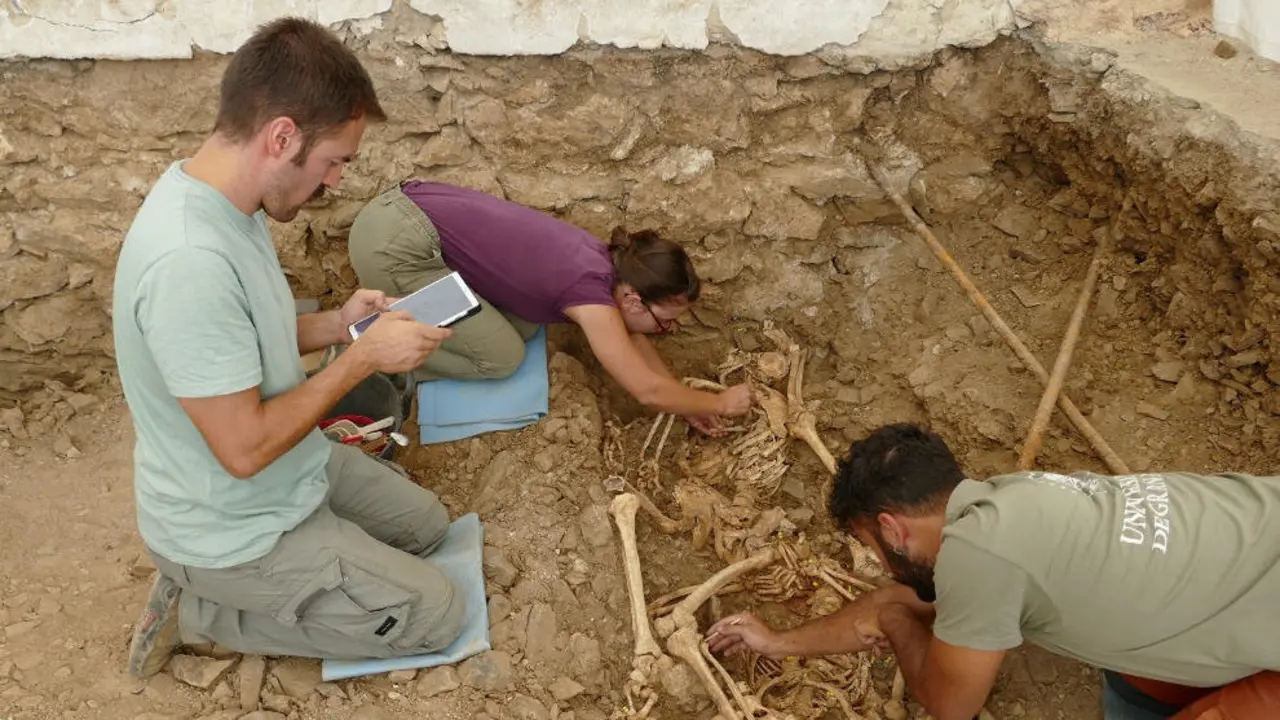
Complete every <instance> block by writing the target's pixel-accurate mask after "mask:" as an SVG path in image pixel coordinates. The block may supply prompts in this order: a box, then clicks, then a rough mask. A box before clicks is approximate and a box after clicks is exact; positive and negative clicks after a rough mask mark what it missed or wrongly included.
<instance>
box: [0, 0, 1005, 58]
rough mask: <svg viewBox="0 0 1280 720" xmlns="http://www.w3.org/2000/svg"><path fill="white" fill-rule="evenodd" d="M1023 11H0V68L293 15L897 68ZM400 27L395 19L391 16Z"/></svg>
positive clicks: (186, 51)
mask: <svg viewBox="0 0 1280 720" xmlns="http://www.w3.org/2000/svg"><path fill="white" fill-rule="evenodd" d="M1019 1H1020V0H0V58H61V59H75V58H107V59H146V58H152V59H155V58H186V57H191V55H192V53H193V52H194V51H197V50H206V51H212V52H219V53H226V52H231V51H233V50H234V49H235V48H236V47H237V46H239V44H240V43H242V42H243V41H244V40H245V38H247V37H248V36H249V35H250V34H251V33H252V32H253V30H254V28H256V27H257V26H258V25H259V24H261V23H262V22H265V21H267V20H270V19H272V18H275V17H280V16H283V15H300V16H303V17H307V18H311V19H315V20H318V21H320V22H322V23H325V24H327V25H331V26H332V25H337V24H339V23H344V22H346V23H349V24H350V26H351V29H352V30H354V31H355V32H357V33H361V32H371V31H374V30H377V29H379V28H383V27H387V28H388V29H391V30H393V31H394V30H395V27H393V26H391V24H392V23H395V22H396V17H395V16H394V15H391V14H389V13H390V11H391V10H392V8H393V5H399V6H400V7H398V8H396V9H397V10H399V11H401V12H402V13H403V12H414V13H420V14H421V15H423V16H426V17H427V18H429V19H430V20H431V21H433V22H435V23H436V28H435V29H434V30H433V31H432V32H431V36H432V45H433V47H438V48H440V49H443V48H448V49H450V50H452V51H453V52H457V53H465V54H478V55H530V54H532V55H546V54H555V53H559V52H562V51H564V50H567V49H569V48H570V47H573V46H574V45H578V44H588V45H590V44H596V45H613V46H617V47H623V48H658V47H671V48H685V49H703V48H705V47H707V45H708V44H709V43H711V42H723V43H730V44H737V45H741V46H744V47H748V48H753V49H756V50H760V51H763V52H767V53H774V54H780V55H801V54H805V53H809V52H814V51H819V50H821V51H823V52H824V53H827V54H831V55H835V56H843V57H846V58H850V59H861V60H862V61H863V62H864V63H868V64H870V65H872V66H879V65H881V61H883V64H885V65H892V64H895V63H899V62H905V61H909V60H910V59H912V58H915V57H919V56H921V55H924V54H928V53H931V52H933V51H935V50H937V49H939V48H941V47H945V46H948V45H958V46H979V45H983V44H986V43H989V42H991V41H992V40H993V39H995V37H996V36H998V35H999V34H1001V33H1005V32H1008V31H1009V30H1011V29H1013V27H1014V26H1015V25H1016V23H1017V19H1016V17H1015V7H1016V5H1017V3H1018V2H1019ZM400 17H404V16H403V15H400Z"/></svg>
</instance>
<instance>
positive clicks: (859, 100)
mask: <svg viewBox="0 0 1280 720" xmlns="http://www.w3.org/2000/svg"><path fill="white" fill-rule="evenodd" d="M397 37H400V36H398V35H397V36H394V37H393V36H391V35H389V34H378V33H375V34H373V35H370V36H368V37H366V38H365V39H363V40H362V41H360V42H359V45H360V48H361V52H362V56H363V57H364V59H365V61H366V62H367V63H368V66H369V68H370V70H371V72H372V74H373V76H374V78H375V81H376V83H377V85H378V87H379V88H380V91H381V93H382V95H383V98H384V104H385V105H386V107H387V109H388V111H389V112H390V114H391V121H390V122H389V123H387V124H386V125H383V126H379V127H376V128H374V129H372V130H371V131H370V133H369V134H368V136H367V140H366V147H365V148H364V149H363V150H362V153H361V155H360V157H359V159H358V160H357V161H356V162H355V163H354V164H353V165H352V166H351V167H350V169H349V171H348V173H347V175H346V178H345V180H344V183H343V185H342V187H341V188H340V190H339V191H338V192H336V193H333V196H332V197H330V198H328V199H326V200H324V201H322V202H321V203H320V204H318V205H317V206H316V207H314V208H311V209H308V210H307V211H305V212H304V213H303V214H302V215H301V216H300V217H299V219H298V220H296V221H295V222H293V223H291V224H289V225H287V226H280V227H277V228H276V230H277V245H278V248H279V250H280V253H281V256H282V260H283V262H284V264H285V266H286V268H287V270H288V273H289V275H290V281H291V283H292V285H293V287H294V289H295V291H296V292H297V294H298V295H299V296H305V297H321V298H323V299H324V300H325V301H326V302H329V303H332V302H336V301H338V300H341V299H342V298H343V297H344V296H345V294H346V293H347V292H348V291H349V290H350V289H351V288H352V287H353V285H354V277H353V274H352V273H351V270H350V268H349V266H348V264H347V263H346V259H345V254H344V253H345V233H346V228H347V227H348V226H349V225H350V223H351V221H352V219H353V217H354V215H355V213H356V212H357V211H358V210H359V208H360V206H361V203H362V202H363V201H365V200H367V199H368V198H370V197H372V196H373V195H374V194H375V193H376V192H377V191H378V190H379V188H381V187H385V186H387V185H388V184H390V183H393V182H396V181H398V180H400V179H403V178H408V177H424V178H431V179H435V180H440V181H445V182H453V183H458V184H462V185H467V186H471V187H476V188H479V189H482V190H486V191H488V192H493V193H495V194H499V195H503V196H505V197H507V198H509V199H511V200H514V201H517V202H521V203H525V204H528V205H532V206H534V207H537V208H541V209H543V210H546V211H548V212H551V213H554V214H557V215H559V216H562V217H564V218H566V219H568V220H569V221H571V222H575V223H578V224H580V225H581V226H583V227H585V228H588V229H589V230H591V231H593V232H595V233H597V234H599V235H601V236H605V235H607V233H608V231H609V230H610V229H611V228H612V227H613V226H614V225H616V224H620V223H621V224H626V225H627V226H628V227H632V228H640V227H650V228H655V229H658V230H660V231H662V232H664V233H666V234H667V235H669V236H671V237H673V238H677V239H679V240H681V241H683V242H685V243H686V244H687V246H688V247H689V249H690V250H691V252H692V253H693V254H694V256H695V258H696V260H697V262H698V265H699V267H700V269H701V271H702V273H703V275H704V276H705V277H706V279H707V280H708V281H709V284H710V288H709V291H708V293H707V300H706V302H705V303H703V304H702V306H701V309H700V310H699V311H698V316H699V319H700V320H701V321H702V322H704V323H705V324H706V325H708V326H709V327H711V328H713V329H714V328H725V327H727V326H728V324H729V323H731V322H732V321H733V320H734V319H735V318H738V317H742V318H753V319H764V318H766V317H774V318H778V319H780V320H781V321H783V322H787V323H789V324H790V326H791V327H793V328H794V329H795V331H796V332H797V333H798V334H799V335H800V336H801V337H802V339H804V340H806V341H815V342H816V343H817V347H818V353H817V355H816V357H817V360H818V361H819V364H820V365H823V364H825V366H826V367H828V369H829V372H830V373H831V374H833V375H834V377H836V378H837V379H841V378H845V379H847V378H849V377H851V376H852V375H851V374H852V373H854V372H855V371H856V366H857V364H858V362H859V361H860V359H859V358H858V357H857V356H856V353H855V352H854V351H852V350H851V349H850V348H851V344H850V343H849V342H847V339H846V338H845V337H843V336H842V334H840V333H837V334H835V335H831V334H829V333H826V332H825V331H823V330H820V329H819V325H820V324H822V325H826V326H828V327H829V326H830V324H831V323H832V320H831V314H832V313H836V314H840V315H841V316H842V317H849V318H854V316H855V315H856V308H857V306H858V296H859V292H860V283H862V282H864V280H863V279H862V278H861V276H860V275H859V274H857V273H855V272H854V268H853V267H852V266H853V265H854V264H856V263H857V262H858V259H857V254H858V253H859V252H861V251H863V250H866V249H867V242H868V240H867V239H866V237H867V233H866V232H864V231H865V230H866V229H867V228H868V224H869V223H880V224H881V226H882V227H884V228H886V230H891V229H893V226H894V225H897V224H898V223H899V222H900V218H898V216H897V213H896V210H894V209H893V207H892V206H891V205H890V204H889V203H888V202H887V201H885V199H884V198H883V197H882V195H881V193H880V191H879V189H878V188H877V186H876V185H875V183H874V182H873V180H872V179H871V177H870V175H869V174H868V172H867V168H866V164H865V162H864V157H863V147H862V145H861V144H860V141H859V137H860V136H863V135H865V136H868V137H875V138H877V139H878V141H879V143H880V144H883V145H886V146H887V147H889V148H890V150H891V151H892V152H891V155H892V158H891V162H890V165H891V167H892V168H893V174H894V176H895V177H896V178H898V179H899V181H900V182H902V183H903V186H904V187H908V185H907V183H908V181H910V182H909V189H910V191H909V194H910V196H911V198H912V200H913V202H915V203H916V205H917V207H919V208H920V210H921V212H922V213H923V214H924V215H926V217H928V218H929V219H930V220H931V221H936V222H943V221H945V220H946V219H947V218H950V217H961V216H965V217H973V216H977V217H981V218H983V219H985V220H989V221H993V222H995V221H999V220H1000V219H999V218H997V217H996V213H997V210H998V209H999V208H1001V207H1004V206H1005V205H1006V204H1007V202H1008V201H1009V200H1010V199H1011V198H1013V196H1011V195H1010V194H1009V193H1010V192H1011V191H1010V190H1009V189H1008V188H1009V186H1010V182H1011V183H1012V184H1013V185H1014V186H1016V184H1017V183H1018V182H1019V181H1020V178H1021V177H1022V176H1021V175H1019V172H1021V169H1026V171H1027V173H1034V174H1038V175H1040V176H1043V178H1044V179H1046V180H1047V181H1048V182H1051V183H1053V184H1055V185H1057V186H1060V187H1061V189H1062V192H1061V193H1060V194H1059V195H1058V196H1055V198H1054V200H1053V203H1055V204H1056V205H1055V206H1056V207H1059V209H1060V210H1061V212H1059V213H1057V216H1059V217H1057V219H1056V220H1054V221H1053V222H1052V223H1050V226H1049V227H1045V228H1039V227H1028V228H1027V229H1026V230H1025V231H1026V234H1027V236H1026V238H1025V239H1026V242H1027V243H1028V245H1029V246H1032V245H1034V246H1045V247H1049V248H1051V250H1052V253H1064V252H1065V253H1075V252H1080V251H1081V250H1082V248H1085V247H1087V244H1088V243H1089V242H1090V237H1091V236H1092V233H1095V232H1096V231H1098V230H1099V229H1100V228H1103V227H1104V226H1105V225H1106V219H1107V216H1108V215H1110V214H1111V213H1112V212H1113V210H1114V209H1115V208H1117V207H1119V199H1120V195H1121V194H1122V192H1123V191H1124V190H1125V189H1126V188H1127V189H1131V190H1132V192H1133V195H1134V200H1135V208H1136V210H1135V212H1133V213H1130V214H1129V215H1127V216H1126V219H1125V220H1124V222H1123V226H1124V228H1125V234H1124V240H1123V241H1122V245H1121V247H1122V248H1123V249H1124V250H1125V251H1127V252H1128V253H1130V255H1129V256H1130V257H1131V258H1132V262H1133V263H1134V264H1135V269H1134V277H1135V282H1133V283H1131V284H1130V285H1129V286H1128V287H1127V289H1125V290H1124V292H1125V293H1127V294H1128V295H1132V296H1134V298H1136V299H1141V300H1142V301H1143V304H1142V306H1141V307H1142V309H1141V311H1140V317H1137V318H1133V320H1134V321H1142V322H1147V323H1159V324H1160V325H1161V327H1164V328H1167V330H1168V332H1169V334H1170V335H1169V337H1170V339H1171V342H1172V341H1173V340H1177V343H1175V344H1176V345H1177V347H1178V351H1179V352H1185V353H1186V355H1187V357H1188V358H1189V359H1190V360H1191V361H1192V362H1194V363H1199V362H1201V361H1202V360H1203V361H1204V362H1205V368H1206V372H1218V373H1219V374H1222V375H1223V376H1224V377H1226V378H1227V379H1228V380H1232V381H1234V382H1239V383H1242V384H1243V385H1244V386H1246V387H1247V386H1249V385H1250V384H1252V383H1255V382H1259V381H1262V380H1263V378H1265V376H1266V374H1267V370H1268V366H1267V364H1266V363H1267V360H1268V358H1269V355H1267V354H1266V353H1267V352H1268V350H1267V349H1268V348H1269V347H1272V346H1273V344H1274V342H1276V340H1275V338H1276V327H1275V321H1274V319H1273V318H1275V317H1277V316H1278V315H1277V311H1278V310H1280V301H1278V300H1277V288H1276V283H1277V280H1276V273H1275V267H1276V260H1275V254H1276V253H1277V252H1280V234H1277V233H1278V232H1280V217H1277V216H1276V214H1275V207H1274V202H1273V201H1272V198H1274V196H1275V194H1274V191H1275V189H1276V186H1277V179H1276V175H1275V170H1274V168H1275V167H1277V165H1276V164H1275V162H1274V159H1275V148H1274V147H1273V146H1269V145H1266V144H1264V143H1261V142H1259V141H1255V140H1254V139H1251V138H1248V137H1242V136H1240V135H1239V134H1238V132H1236V131H1235V130H1234V126H1233V125H1232V124H1231V123H1230V122H1229V121H1227V120H1225V119H1223V118H1221V117H1219V116H1217V115H1215V114H1214V113H1212V112H1210V111H1207V110H1203V109H1198V108H1195V107H1190V106H1188V105H1187V103H1185V102H1183V101H1179V100H1178V99H1176V98H1170V97H1168V96H1166V95H1164V94H1163V93H1162V92H1161V91H1159V90H1158V89H1157V88H1154V87H1151V86H1150V85H1149V84H1147V83H1145V82H1144V81H1142V80H1141V79H1140V78H1135V77H1132V76H1130V75H1128V74H1125V73H1122V72H1119V71H1116V70H1114V69H1112V68H1111V64H1110V60H1109V58H1108V56H1106V55H1105V54H1103V53H1098V52H1092V53H1091V52H1088V51H1071V50H1069V49H1061V48H1060V49H1051V48H1045V47H1040V46H1037V45H1036V44H1035V43H1034V42H1032V41H1028V40H1025V39H1009V40H1005V41H998V42H996V43H993V44H992V45H990V46H987V47H984V48H982V49H978V50H948V51H943V52H942V53H940V54H938V55H937V56H936V57H934V58H933V62H932V63H921V64H920V66H919V67H916V68H907V69H903V70H899V71H895V72H888V71H878V72H872V73H869V74H852V73H849V72H847V71H846V70H844V69H842V68H840V67H837V66H835V65H832V64H831V63H828V62H825V61H824V60H823V59H821V58H819V57H816V56H801V57H792V58H787V57H778V56H771V55H765V54H761V53H756V52H753V51H749V50H742V49H739V48H729V47H724V46H712V47H710V48H709V49H708V50H707V51H706V52H701V53H694V52H685V51H676V50H657V51H644V52H642V51H625V50H617V49H598V48H597V49H584V50H575V51H572V52H569V53H566V54H564V55H560V56H555V57H520V58H478V57H464V56H456V55H447V54H434V53H431V52H428V51H426V50H422V49H420V48H418V47H417V46H415V45H413V44H412V43H411V42H408V41H404V40H398V39H397ZM224 61H225V60H224V58H221V57H209V56H201V57H199V58H197V59H195V60H194V61H156V62H150V63H146V64H139V63H122V62H110V61H97V62H27V63H15V64H10V65H8V66H6V67H5V69H4V71H3V72H4V82H3V83H2V84H0V138H3V140H0V313H2V315H3V323H0V393H2V394H3V397H5V398H8V401H9V402H12V400H13V399H14V398H15V397H16V396H18V395H19V394H21V393H23V392H25V391H29V390H31V389H32V388H36V387H39V386H40V385H41V384H43V383H45V382H46V381H48V380H58V381H60V382H62V383H64V384H67V385H75V384H77V383H79V384H85V383H84V377H85V374H86V373H88V375H89V378H90V381H93V380H94V379H96V378H97V377H99V374H100V373H101V372H102V371H110V369H111V367H112V359H111V342H110V332H109V331H110V304H109V299H110V290H111V277H112V267H113V263H114V256H115V253H116V251H117V249H118V247H119V244H120V242H121V240H122V237H123V235H124V232H125V230H126V229H127V227H128V224H129V222H130V219H131V217H132V214H133V212H134V211H135V210H136V208H137V206H138V204H139V203H140V201H141V199H142V197H143V195H144V194H145V192H146V191H147V188H148V187H149V185H150V184H151V182H153V181H154V179H155V178H156V177H157V176H158V175H159V174H160V172H161V171H162V170H163V169H164V167H165V166H166V165H167V164H168V163H170V162H172V161H174V160H175V159H177V158H180V157H183V156H186V155H188V154H189V153H191V152H192V151H194V149H195V148H196V147H197V145H198V143H199V142H200V140H201V138H202V137H203V135H204V133H205V132H206V131H207V129H208V128H209V126H210V124H211V122H212V117H213V112H214V102H215V98H216V87H217V82H218V76H219V70H220V68H221V67H222V63H223V62H224ZM1001 179H1007V180H1010V182H999V180H1001ZM1015 195H1016V193H1015ZM1013 199H1016V198H1013ZM1005 219H1006V220H1007V218H1005ZM894 231H896V232H901V226H900V225H897V229H896V230H894ZM1011 232H1022V231H1020V230H1016V229H1015V230H1012V231H1011ZM872 235H874V233H872ZM872 244H873V245H874V243H872ZM1052 256H1054V255H1053V254H1051V257H1052ZM921 262H922V263H927V262H928V258H922V260H921ZM1113 290H1114V289H1113ZM1104 291H1105V289H1104ZM1105 292H1110V291H1105ZM1202 309H1203V311H1202ZM844 324H846V325H849V326H850V328H854V329H856V324H855V323H853V322H852V320H851V321H850V322H849V323H844ZM849 331H850V332H852V331H853V329H851V330H849ZM1249 351H1256V352H1255V355H1257V356H1258V358H1257V359H1256V360H1255V362H1252V363H1248V364H1241V363H1242V362H1243V361H1244V360H1248V359H1249V358H1250V357H1251V356H1247V355H1246V356H1245V357H1243V358H1239V357H1236V356H1237V355H1239V353H1242V352H1249ZM1270 372H1271V379H1272V380H1273V381H1274V380H1276V379H1277V377H1276V375H1277V368H1276V366H1275V365H1274V364H1273V365H1271V366H1270Z"/></svg>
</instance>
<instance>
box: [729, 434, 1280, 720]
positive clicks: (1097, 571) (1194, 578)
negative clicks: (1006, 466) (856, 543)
mask: <svg viewBox="0 0 1280 720" xmlns="http://www.w3.org/2000/svg"><path fill="white" fill-rule="evenodd" d="M830 510H831V513H832V516H833V519H834V520H835V522H836V523H837V525H838V526H839V527H841V528H845V529H847V530H849V531H850V532H853V533H854V534H856V536H857V537H858V539H859V540H860V541H861V542H863V543H864V544H866V545H868V546H869V547H871V548H872V549H874V550H875V551H876V553H877V555H878V556H879V557H880V559H881V562H882V563H883V564H884V566H885V567H886V568H887V569H888V570H890V571H891V574H892V575H893V576H894V579H896V580H897V581H898V583H899V584H897V585H892V586H890V587H887V588H882V589H881V590H877V591H874V592H872V593H868V594H867V595H865V596H863V597H862V598H860V599H859V600H858V601H857V602H854V603H851V604H849V605H847V606H845V607H844V608H842V609H841V610H839V611H837V612H836V613H834V614H832V615H829V616H827V617H825V618H821V619H819V620H816V621H814V622H812V623H809V624H807V625H804V626H801V627H799V628H796V629H794V630H790V631H787V632H776V631H773V630H771V629H769V628H768V627H767V626H765V625H763V624H762V623H760V621H759V620H757V619H755V618H754V617H752V616H750V615H743V616H732V617H730V618H726V619H725V620H723V621H721V622H720V623H717V624H716V625H715V626H714V627H712V628H711V629H710V631H709V633H710V642H711V646H712V649H714V650H716V651H720V652H724V651H733V650H736V649H738V648H740V647H742V646H747V647H752V648H754V649H755V650H757V651H758V652H761V653H764V654H769V655H775V656H786V655H821V654H830V653H842V652H858V651H860V650H864V649H867V648H870V647H881V648H884V647H891V648H892V650H893V652H894V654H895V655H896V657H897V659H898V662H899V665H900V667H901V670H902V673H903V676H904V678H905V679H906V682H907V686H908V688H909V689H910V691H911V693H912V695H913V696H914V697H915V698H916V700H918V701H919V702H920V703H921V704H922V705H923V706H924V707H925V708H926V709H927V710H928V711H929V712H930V713H931V714H932V715H933V716H934V717H936V718H938V719H939V720H949V719H952V718H962V719H963V720H969V718H973V717H974V716H976V715H977V714H978V712H979V710H981V708H982V706H983V704H984V703H985V702H986V699H987V696H988V694H989V692H990V691H991V687H992V684H993V682H994V680H995V677H996V672H997V671H998V669H999V667H1000V664H1001V662H1002V660H1003V658H1004V655H1005V653H1006V652H1007V651H1008V650H1010V649H1013V648H1016V647H1018V646H1019V645H1021V644H1022V643H1023V641H1027V642H1030V643H1033V644H1035V645H1038V646H1041V647H1043V648H1045V649H1047V650H1050V651H1051V652H1054V653H1057V654H1060V655H1064V656H1068V657H1072V658H1075V659H1077V660H1080V661H1082V662H1085V663H1088V664H1090V665H1093V666H1095V667H1099V668H1102V669H1103V670H1104V671H1106V673H1105V675H1104V677H1105V688H1106V693H1105V696H1104V705H1105V712H1106V717H1107V718H1108V719H1109V720H1110V719H1111V718H1125V719H1126V720H1127V719H1128V718H1164V717H1172V716H1173V714H1174V713H1175V712H1176V711H1177V710H1178V709H1179V707H1181V706H1184V705H1185V704H1187V703H1189V702H1190V701H1191V700H1194V699H1196V698H1198V697H1202V696H1205V695H1207V694H1208V693H1209V690H1210V689H1214V688H1219V687H1222V686H1226V685H1229V684H1231V683H1233V682H1236V681H1239V680H1242V679H1244V678H1250V677H1252V676H1256V675H1257V674H1259V673H1265V672H1267V671H1274V670H1280V623H1277V622H1276V617H1277V615H1276V612H1277V611H1276V608H1277V607H1280V566H1278V565H1277V561H1280V478H1277V477H1253V476H1249V475H1243V474H1236V473H1228V474H1219V475H1207V476H1201V475H1192V474H1189V473H1181V472H1166V473H1148V474H1141V475H1131V476H1120V477H1107V476H1101V475H1095V474H1092V473H1088V472H1079V473H1074V474H1071V475H1059V474H1055V473H1048V472H1017V473H1012V474H1009V475H1002V476H998V477H993V478H989V479H987V480H986V481H985V482H978V481H974V480H969V479H966V477H965V475H964V473H963V471H962V470H961V469H960V467H959V465H958V463H957V462H956V460H955V458H954V457H953V456H952V454H951V452H950V450H949V449H948V448H947V446H946V443H945V442H943V440H942V439H941V438H940V437H938V436H937V435H934V434H932V433H929V432H926V431H924V430H921V429H919V428H917V427H914V426H911V425H891V426H886V427H882V428H880V429H878V430H876V431H875V432H873V433H872V434H871V435H870V436H868V437H867V438H865V439H863V440H860V441H858V442H855V443H854V444H853V445H852V447H851V448H850V450H849V455H848V457H847V458H846V459H844V460H843V461H842V462H841V465H840V468H839V471H838V477H837V479H836V483H835V486H834V489H833V490H832V493H831V498H830ZM1139 688H1141V690H1140V689H1139ZM1175 698H1181V700H1175ZM1275 716H1276V717H1280V708H1277V709H1276V715H1275Z"/></svg>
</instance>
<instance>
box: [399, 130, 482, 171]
mask: <svg viewBox="0 0 1280 720" xmlns="http://www.w3.org/2000/svg"><path fill="white" fill-rule="evenodd" d="M472 154H473V153H472V149H471V137H470V136H469V135H467V133H466V132H465V131H464V130H463V129H462V128H460V127H458V126H457V125H446V126H445V127H442V128H440V132H439V133H437V134H435V135H432V136H431V137H429V138H427V142H426V143H424V144H423V146H422V151H421V152H419V153H418V156H417V157H416V158H414V161H413V164H414V165H415V166H417V167H421V168H433V167H439V166H442V165H466V164H467V161H468V160H470V159H471V156H472Z"/></svg>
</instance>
